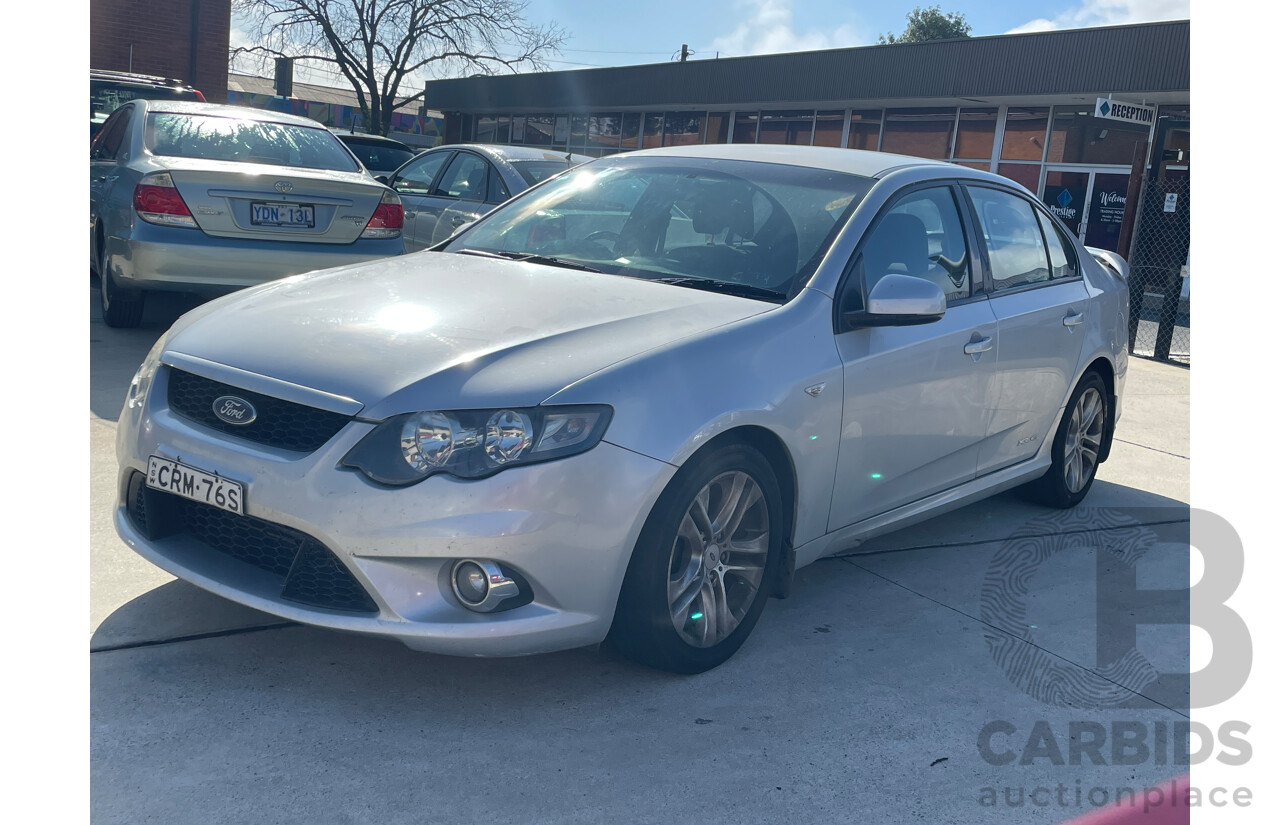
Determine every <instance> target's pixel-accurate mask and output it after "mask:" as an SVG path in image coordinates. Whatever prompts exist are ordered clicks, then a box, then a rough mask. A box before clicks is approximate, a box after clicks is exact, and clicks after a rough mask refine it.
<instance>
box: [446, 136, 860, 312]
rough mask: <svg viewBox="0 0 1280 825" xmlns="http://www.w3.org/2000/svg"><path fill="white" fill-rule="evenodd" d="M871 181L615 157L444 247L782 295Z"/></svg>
mask: <svg viewBox="0 0 1280 825" xmlns="http://www.w3.org/2000/svg"><path fill="white" fill-rule="evenodd" d="M872 183H873V181H871V180H870V179H868V178H863V177H858V176H855V175H848V174H843V173H839V172H833V171H828V170H823V169H812V168H807V167H798V166H785V165H780V164H771V163H754V162H745V161H728V160H714V161H695V160H690V159H687V158H678V159H676V158H672V159H666V158H663V159H658V158H648V159H646V158H627V157H622V156H620V157H618V158H617V159H610V160H608V161H604V160H602V161H598V162H596V163H592V164H589V165H587V166H582V167H577V168H575V169H573V170H571V171H569V172H567V173H565V174H563V175H561V176H559V177H557V178H555V179H554V180H551V181H548V182H547V183H545V184H543V185H542V186H540V187H539V188H538V189H536V190H533V191H531V192H530V193H529V194H527V195H523V196H520V197H517V198H516V199H515V200H514V201H511V202H510V203H509V205H507V206H506V207H504V208H502V209H500V210H498V211H497V212H494V213H492V214H491V215H490V216H489V217H487V218H484V219H481V220H480V221H479V222H478V223H476V224H475V225H474V227H473V228H472V229H470V230H469V231H467V232H465V233H464V234H463V235H461V236H459V237H458V238H456V239H455V240H454V241H453V242H451V243H450V244H449V245H448V246H447V247H446V248H445V249H446V251H449V252H463V253H471V254H485V255H500V256H503V257H513V258H517V257H525V256H530V255H532V256H538V257H541V258H543V259H549V260H551V261H553V262H554V263H555V264H557V265H560V266H568V267H571V268H577V269H588V270H590V271H593V272H596V273H599V274H601V275H621V276H625V277H632V278H645V279H649V280H661V281H666V282H669V283H675V284H677V285H679V286H687V287H690V288H695V289H712V290H716V291H723V292H728V293H730V294H735V295H743V296H745V297H751V298H760V299H762V300H772V301H779V302H780V301H783V300H786V299H787V298H788V297H790V296H791V295H793V294H794V293H795V292H796V291H798V290H799V287H800V286H803V284H804V282H806V281H807V280H808V277H809V276H810V275H812V273H813V271H814V270H815V269H816V268H817V266H818V263H819V262H820V261H821V260H822V256H823V255H825V254H826V250H827V248H828V247H829V246H830V244H831V241H832V240H833V239H834V238H835V235H836V233H837V232H838V230H839V229H840V227H841V226H843V225H844V222H845V221H846V220H847V219H848V216H849V215H850V214H852V212H853V210H854V209H855V208H856V206H857V204H858V203H859V202H860V201H861V200H862V198H863V196H865V195H866V193H867V191H868V190H869V189H870V188H871V185H872Z"/></svg>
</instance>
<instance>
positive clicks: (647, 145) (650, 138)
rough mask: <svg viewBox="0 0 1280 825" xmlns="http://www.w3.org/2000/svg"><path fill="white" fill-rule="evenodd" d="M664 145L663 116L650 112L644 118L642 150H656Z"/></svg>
mask: <svg viewBox="0 0 1280 825" xmlns="http://www.w3.org/2000/svg"><path fill="white" fill-rule="evenodd" d="M661 145H662V115H661V114H655V113H653V112H650V113H649V114H647V115H645V116H644V141H643V142H642V143H641V148H642V149H654V148H656V147H658V146H661Z"/></svg>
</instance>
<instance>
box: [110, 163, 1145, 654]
mask: <svg viewBox="0 0 1280 825" xmlns="http://www.w3.org/2000/svg"><path fill="white" fill-rule="evenodd" d="M1126 277H1127V269H1126V267H1125V266H1124V263H1123V261H1121V260H1119V259H1118V258H1114V256H1113V257H1112V259H1110V260H1109V261H1108V263H1105V264H1104V263H1103V262H1101V261H1100V260H1099V259H1097V258H1095V257H1094V256H1093V255H1091V254H1090V253H1089V251H1087V250H1086V249H1085V248H1084V247H1082V246H1081V245H1080V244H1079V242H1078V241H1077V240H1076V239H1075V238H1073V237H1072V236H1071V235H1070V234H1069V233H1068V232H1067V231H1065V230H1064V229H1063V227H1062V226H1061V225H1060V224H1059V223H1058V222H1057V221H1056V220H1055V219H1054V218H1053V217H1052V216H1051V215H1050V214H1049V213H1048V212H1047V211H1045V210H1044V209H1043V208H1042V207H1041V205H1040V204H1039V203H1037V201H1036V199H1035V198H1034V197H1033V196H1031V195H1030V194H1028V193H1027V191H1026V190H1024V189H1022V188H1021V187H1019V186H1018V185H1016V184H1014V183H1012V182H1010V181H1008V180H1006V179H1004V178H1001V177H997V176H995V175H992V174H988V173H984V172H977V171H973V170H970V169H966V168H962V167H959V166H953V165H951V164H947V163H939V162H932V161H925V160H921V159H918V158H908V157H901V156H895V155H889V154H881V153H868V152H858V151H850V150H843V149H824V148H810V147H803V148H801V147H789V146H757V145H748V146H741V145H730V146H697V147H673V148H669V149H660V150H654V151H644V152H636V153H633V154H629V155H619V156H614V157H610V158H606V159H602V160H598V161H595V162H592V163H589V164H585V165H583V166H580V167H577V168H576V169H574V170H573V171H570V172H568V173H566V174H563V175H561V176H559V177H556V178H554V179H552V180H549V181H547V182H545V183H543V184H541V185H539V186H536V187H534V188H532V189H530V190H529V191H527V192H525V193H524V194H522V195H519V196H517V197H516V198H514V199H512V200H511V201H508V202H507V203H506V204H504V205H502V206H500V207H498V208H497V209H495V210H494V211H493V212H491V213H489V214H488V215H487V216H485V217H484V218H481V219H480V220H479V221H478V222H476V223H475V224H472V225H471V226H469V227H467V228H466V229H464V230H463V231H461V232H460V233H459V234H457V235H455V236H453V238H451V239H450V240H449V241H447V242H446V243H445V244H443V245H442V246H439V247H436V251H431V252H424V253H421V254H416V255H409V256H405V257H397V258H388V259H384V260H381V261H377V262H374V263H367V264H360V265H353V266H349V267H342V268H338V269H331V270H328V271H324V272H315V273H311V274H306V275H297V276H293V277H289V278H285V279H283V280H280V281H275V282H271V283H267V284H263V285H261V286H258V287H253V288H250V289H247V290H244V291H242V292H239V293H237V294H234V295H230V296H226V297H224V298H220V299H218V300H216V301H213V302H211V303H209V304H206V305H204V306H202V307H200V308H198V309H196V310H194V311H192V312H190V313H188V314H187V315H185V316H183V317H182V318H180V319H179V320H178V321H177V322H176V323H175V324H174V326H173V328H172V329H170V330H169V331H168V333H166V334H165V335H164V336H163V337H162V338H161V339H160V340H159V341H157V342H156V345H155V347H154V348H153V349H152V351H151V352H150V354H149V355H148V356H147V358H146V360H145V362H144V363H143V364H142V366H141V367H140V368H139V370H138V373H137V375H136V376H135V377H134V379H133V382H132V384H131V386H130V387H129V391H128V396H127V399H126V402H125V406H124V410H123V412H122V413H121V417H120V424H119V435H118V442H117V451H118V457H119V463H120V476H119V491H118V492H119V505H118V509H117V512H116V516H115V523H116V529H117V530H118V531H119V534H120V536H121V537H122V538H123V539H124V541H125V542H126V543H128V544H129V545H130V546H131V547H133V548H134V549H135V550H136V551H137V552H138V553H140V554H141V555H142V556H144V557H145V558H147V559H149V560H150V561H152V562H154V563H155V564H157V565H159V566H160V567H162V568H164V569H165V570H167V571H169V572H171V573H173V574H174V575H176V576H179V577H181V578H183V579H185V580H187V581H189V582H192V583H194V584H196V585H198V586H200V587H203V588H205V589H207V590H210V591H212V592H214V593H218V594H220V595H222V596H225V597H227V598H229V599H232V600H235V601H237V602H240V603H243V604H246V605H249V606H251V607H254V608H258V609H260V610H264V611H267V612H269V613H274V614H277V615H279V616H283V617H287V618H290V619H294V620H297V621H300V622H306V623H310V624H314V625H321V626H324V627H330V628H335V629H340V630H347V631H353V632H359V633H369V634H376V635H382V636H391V637H394V638H397V639H400V640H401V641H403V642H404V643H405V644H407V645H409V646H410V647H412V648H415V649H419V650H426V651H435V652H439V653H448V654H457V655H468V656H508V655H516V654H527V653H537V652H540V651H550V650H557V649H563V648H570V647H575V646H581V645H590V644H594V643H598V642H601V641H604V640H606V639H607V640H609V641H611V642H612V644H614V645H615V646H616V648H617V649H618V650H620V651H622V652H623V653H624V654H626V655H628V656H630V657H632V658H633V659H636V660H638V661H640V662H643V663H646V664H649V665H652V666H654V667H658V668H662V669H667V670H671V671H676V672H684V673H695V672H700V671H704V670H707V669H708V668H712V667H715V666H716V665H718V664H720V663H721V662H723V661H725V660H726V659H727V658H728V657H729V656H731V655H732V654H733V653H734V652H735V651H736V650H737V649H738V647H739V646H741V645H742V643H743V641H744V640H745V639H746V637H747V635H748V634H749V633H750V632H751V630H752V628H753V627H754V626H755V624H756V622H757V620H758V619H759V617H760V614H761V611H762V610H763V609H764V606H765V602H766V601H767V599H768V598H769V596H771V595H773V596H784V595H786V594H787V593H788V592H789V590H790V589H791V583H792V579H793V574H794V571H795V570H796V569H797V568H799V567H801V566H803V565H806V564H809V563H810V562H813V561H814V560H816V559H818V558H821V557H823V556H825V555H830V554H833V553H836V552H839V551H842V550H847V549H848V548H850V547H852V546H855V545H856V544H857V543H859V542H860V541H862V540H864V539H866V538H867V537H870V536H872V535H875V534H878V533H882V532H885V531H888V530H892V529H895V528H898V527H901V526H903V525H906V524H908V523H911V522H915V521H918V520H921V519H924V518H927V517H929V516H933V515H936V514H938V513H941V512H943V511H945V510H948V509H951V508H955V507H958V506H960V505H963V504H965V503H967V502H971V501H974V500H975V499H979V498H982V497H984V496H989V495H992V494H994V493H997V492H1000V491H1002V490H1006V489H1009V488H1012V487H1017V486H1022V487H1024V488H1025V489H1026V491H1027V492H1028V494H1030V495H1031V496H1032V497H1034V498H1035V499H1037V500H1039V501H1041V502H1043V503H1044V504H1046V505H1049V506H1053V507H1071V506H1073V505H1075V504H1076V503H1078V502H1079V501H1080V500H1081V499H1082V498H1084V496H1085V494H1086V493H1088V491H1089V487H1090V485H1091V484H1092V482H1093V478H1094V474H1095V472H1096V470H1097V468H1098V465H1099V463H1101V462H1102V461H1105V460H1106V458H1107V454H1108V452H1109V450H1110V447H1111V440H1112V434H1113V432H1114V430H1115V425H1116V420H1117V418H1118V417H1119V412H1120V397H1121V390H1122V388H1123V385H1124V376H1125V370H1126V365H1127V355H1126V349H1125V341H1126V340H1127V338H1126V335H1125V323H1126V319H1127V318H1128V290H1127V287H1126V284H1125V280H1124V279H1125V278H1126Z"/></svg>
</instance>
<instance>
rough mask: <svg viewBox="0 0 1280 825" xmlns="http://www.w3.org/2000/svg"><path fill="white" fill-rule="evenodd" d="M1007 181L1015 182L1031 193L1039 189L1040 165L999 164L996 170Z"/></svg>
mask: <svg viewBox="0 0 1280 825" xmlns="http://www.w3.org/2000/svg"><path fill="white" fill-rule="evenodd" d="M996 171H998V172H999V173H1000V174H1001V175H1004V176H1005V177H1006V178H1008V179H1009V180H1013V181H1017V182H1018V183H1020V184H1022V185H1023V186H1025V187H1027V189H1028V190H1030V191H1032V192H1036V191H1038V189H1039V187H1040V164H1038V163H1001V164H1000V167H999V169H997V170H996Z"/></svg>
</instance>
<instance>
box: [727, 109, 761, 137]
mask: <svg viewBox="0 0 1280 825" xmlns="http://www.w3.org/2000/svg"><path fill="white" fill-rule="evenodd" d="M759 121H760V116H759V115H758V114H757V113H755V112H738V113H737V114H736V115H734V118H733V142H734V143H755V142H756V126H757V125H758V124H759Z"/></svg>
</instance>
